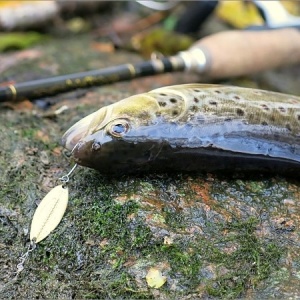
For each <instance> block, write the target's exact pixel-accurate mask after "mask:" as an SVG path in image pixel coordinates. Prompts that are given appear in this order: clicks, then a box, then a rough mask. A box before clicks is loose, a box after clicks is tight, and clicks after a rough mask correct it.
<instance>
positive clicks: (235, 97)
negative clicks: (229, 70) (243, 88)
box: [233, 96, 241, 100]
mask: <svg viewBox="0 0 300 300" xmlns="http://www.w3.org/2000/svg"><path fill="white" fill-rule="evenodd" d="M233 98H234V99H236V100H240V99H241V98H240V97H239V96H233Z"/></svg>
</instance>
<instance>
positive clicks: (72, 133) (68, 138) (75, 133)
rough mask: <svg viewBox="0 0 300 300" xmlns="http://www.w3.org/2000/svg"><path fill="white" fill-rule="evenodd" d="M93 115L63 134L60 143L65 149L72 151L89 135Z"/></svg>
mask: <svg viewBox="0 0 300 300" xmlns="http://www.w3.org/2000/svg"><path fill="white" fill-rule="evenodd" d="M94 115H95V113H92V114H90V115H88V116H86V117H85V118H83V119H81V120H80V121H78V122H77V123H75V124H74V125H73V126H72V127H71V128H69V129H68V130H67V131H66V132H65V133H64V135H63V137H62V139H61V143H62V145H63V146H64V147H65V148H66V149H68V150H69V151H73V149H74V147H75V146H76V145H77V144H78V143H80V141H81V140H83V139H84V138H85V137H86V136H87V135H88V134H89V129H90V124H91V121H92V120H93V118H94Z"/></svg>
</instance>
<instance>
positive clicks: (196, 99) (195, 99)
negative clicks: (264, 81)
mask: <svg viewBox="0 0 300 300" xmlns="http://www.w3.org/2000/svg"><path fill="white" fill-rule="evenodd" d="M194 102H195V103H198V102H199V99H198V98H196V97H194ZM299 117H300V116H299Z"/></svg>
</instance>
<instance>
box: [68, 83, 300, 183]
mask: <svg viewBox="0 0 300 300" xmlns="http://www.w3.org/2000/svg"><path fill="white" fill-rule="evenodd" d="M63 144H64V146H65V147H66V148H67V149H69V150H70V151H72V153H73V156H74V159H75V161H76V162H77V163H78V164H79V165H82V166H87V167H90V168H94V169H97V170H100V171H101V172H103V173H108V174H122V173H124V172H125V173H136V172H141V171H143V172H145V171H159V172H168V171H214V170H228V171H237V170H241V171H251V170H258V171H275V172H277V173H286V172H288V173H291V174H292V175H293V176H295V177H299V174H300V173H299V171H300V98H299V97H296V96H291V95H285V94H279V93H275V92H269V91H263V90H257V89H248V88H241V87H232V86H221V85H208V84H186V85H177V86H168V87H163V88H159V89H156V90H153V91H150V92H148V93H144V94H139V95H135V96H132V97H129V98H126V99H124V100H121V101H119V102H116V103H114V104H112V105H109V106H106V107H102V108H101V109H99V110H98V111H96V112H94V113H92V114H91V115H89V116H87V117H85V118H83V119H82V120H80V121H79V122H77V123H76V124H75V125H73V126H72V127H71V128H70V129H69V130H68V131H67V132H66V133H65V134H64V136H63Z"/></svg>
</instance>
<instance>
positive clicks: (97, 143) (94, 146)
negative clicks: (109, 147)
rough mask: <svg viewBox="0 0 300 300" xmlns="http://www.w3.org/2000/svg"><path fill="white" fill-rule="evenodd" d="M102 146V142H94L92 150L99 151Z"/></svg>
mask: <svg viewBox="0 0 300 300" xmlns="http://www.w3.org/2000/svg"><path fill="white" fill-rule="evenodd" d="M100 148H101V144H100V143H99V142H94V143H93V145H92V150H93V151H97V150H99V149H100Z"/></svg>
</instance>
